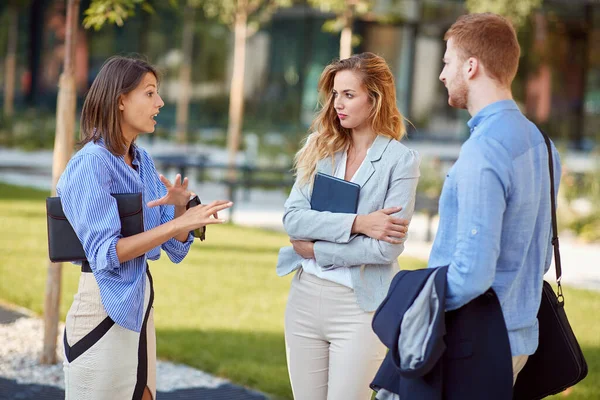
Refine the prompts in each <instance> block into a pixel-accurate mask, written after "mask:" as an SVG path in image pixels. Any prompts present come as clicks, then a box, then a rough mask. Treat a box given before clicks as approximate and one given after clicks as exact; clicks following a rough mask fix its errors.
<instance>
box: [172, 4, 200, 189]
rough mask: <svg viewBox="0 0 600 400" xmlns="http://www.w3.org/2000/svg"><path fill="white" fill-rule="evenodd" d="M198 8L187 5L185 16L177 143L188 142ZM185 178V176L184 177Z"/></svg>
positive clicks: (178, 98)
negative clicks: (195, 26)
mask: <svg viewBox="0 0 600 400" xmlns="http://www.w3.org/2000/svg"><path fill="white" fill-rule="evenodd" d="M195 13H196V10H195V8H194V7H190V6H189V5H188V6H186V7H185V10H184V16H183V18H184V19H183V43H182V52H183V60H182V63H181V68H180V70H179V96H178V97H177V117H176V120H177V122H176V124H177V135H176V136H177V143H179V144H185V143H186V142H187V130H188V120H189V106H190V93H191V89H192V88H191V83H192V82H191V80H192V79H191V77H192V53H193V50H194V22H195V15H196V14H195ZM182 179H183V177H182Z"/></svg>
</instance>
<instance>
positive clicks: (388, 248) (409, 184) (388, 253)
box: [314, 151, 420, 269]
mask: <svg viewBox="0 0 600 400" xmlns="http://www.w3.org/2000/svg"><path fill="white" fill-rule="evenodd" d="M419 165H420V157H419V155H418V153H417V152H415V151H411V152H409V153H408V154H407V156H406V157H403V158H402V159H400V160H399V161H398V163H397V164H396V165H395V168H394V170H393V171H392V178H391V180H390V183H389V187H388V189H387V193H386V196H385V201H384V204H383V208H390V207H402V210H401V211H400V212H398V213H395V214H393V216H394V217H399V218H404V219H407V220H410V219H411V218H412V215H413V212H414V209H415V196H416V191H417V184H418V182H419ZM406 238H407V237H406V236H405V237H404V238H402V239H401V240H400V242H401V243H398V244H391V243H388V242H386V241H383V240H377V239H373V238H370V237H368V236H365V235H356V236H355V237H353V238H352V240H350V241H349V242H348V243H332V242H327V241H317V242H315V246H314V252H315V259H316V261H317V264H318V265H319V266H320V267H321V268H325V269H328V268H337V267H351V266H355V265H362V264H391V263H393V262H394V261H396V259H397V258H398V256H400V254H401V253H402V251H404V242H405V240H406Z"/></svg>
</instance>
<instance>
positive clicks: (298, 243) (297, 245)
mask: <svg viewBox="0 0 600 400" xmlns="http://www.w3.org/2000/svg"><path fill="white" fill-rule="evenodd" d="M290 243H291V244H292V246H294V251H295V252H296V253H298V255H300V256H301V257H302V258H306V259H311V258H315V244H314V242H308V241H306V240H293V239H290Z"/></svg>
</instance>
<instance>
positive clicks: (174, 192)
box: [148, 174, 192, 207]
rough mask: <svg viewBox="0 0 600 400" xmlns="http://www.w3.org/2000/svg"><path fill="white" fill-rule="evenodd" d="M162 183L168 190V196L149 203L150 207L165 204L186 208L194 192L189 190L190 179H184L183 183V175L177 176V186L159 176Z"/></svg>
mask: <svg viewBox="0 0 600 400" xmlns="http://www.w3.org/2000/svg"><path fill="white" fill-rule="evenodd" d="M158 177H159V179H160V181H161V182H162V183H164V185H165V187H166V188H167V194H166V195H164V196H163V197H161V198H160V199H156V200H152V201H149V202H148V207H156V206H161V205H164V204H170V205H173V206H177V207H185V206H186V205H187V203H188V201H189V199H190V196H191V195H192V192H190V191H189V190H187V187H188V183H189V182H188V178H184V179H183V182H182V181H181V175H180V174H177V175H176V176H175V184H171V181H169V180H168V179H167V178H165V177H164V176H163V175H158Z"/></svg>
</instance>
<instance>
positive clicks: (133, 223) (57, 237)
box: [46, 193, 144, 262]
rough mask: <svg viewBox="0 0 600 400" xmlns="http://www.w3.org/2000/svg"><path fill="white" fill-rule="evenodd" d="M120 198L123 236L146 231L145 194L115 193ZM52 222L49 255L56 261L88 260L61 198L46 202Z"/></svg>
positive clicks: (51, 259) (49, 219) (50, 225)
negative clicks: (64, 209)
mask: <svg viewBox="0 0 600 400" xmlns="http://www.w3.org/2000/svg"><path fill="white" fill-rule="evenodd" d="M112 196H113V197H114V198H115V199H117V208H118V209H119V218H120V219H121V234H122V235H123V237H127V236H132V235H136V234H138V233H141V232H143V231H144V213H143V208H142V194H141V193H123V194H113V195H112ZM46 214H47V221H48V253H49V255H50V261H52V262H68V261H86V256H85V252H84V251H83V246H82V245H81V242H80V241H79V238H78V237H77V235H76V234H75V231H74V230H73V227H71V224H70V223H69V221H68V220H67V217H65V214H64V212H63V209H62V204H61V202H60V197H48V198H47V199H46Z"/></svg>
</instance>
